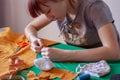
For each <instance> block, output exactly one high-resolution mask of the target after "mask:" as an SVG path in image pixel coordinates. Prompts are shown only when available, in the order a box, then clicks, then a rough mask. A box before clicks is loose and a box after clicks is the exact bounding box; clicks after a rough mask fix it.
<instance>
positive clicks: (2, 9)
mask: <svg viewBox="0 0 120 80" xmlns="http://www.w3.org/2000/svg"><path fill="white" fill-rule="evenodd" d="M27 1H28V0H0V27H7V26H9V27H11V28H12V29H13V31H14V32H15V33H22V34H24V28H25V26H26V25H27V24H28V23H29V22H30V21H32V20H33V18H32V17H31V16H30V15H29V12H28V10H27ZM104 1H105V2H106V3H107V4H108V6H109V7H110V9H111V12H112V15H113V18H114V20H115V25H116V27H117V29H118V31H119V34H120V8H119V7H120V4H119V3H120V0H104ZM38 33H39V35H38V36H40V37H43V38H46V39H50V40H55V41H59V42H63V43H64V41H63V40H62V38H60V37H58V35H59V30H58V28H57V25H56V22H52V23H51V24H49V25H48V26H47V27H46V28H43V29H42V30H41V31H39V32H38Z"/></svg>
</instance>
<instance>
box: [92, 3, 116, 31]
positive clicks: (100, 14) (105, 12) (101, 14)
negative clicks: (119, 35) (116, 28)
mask: <svg viewBox="0 0 120 80" xmlns="http://www.w3.org/2000/svg"><path fill="white" fill-rule="evenodd" d="M90 17H91V20H92V22H93V24H94V26H95V27H96V28H97V29H99V28H100V27H102V26H104V25H105V24H107V23H110V22H112V23H113V22H114V20H113V17H112V13H111V11H110V9H109V7H108V5H107V4H106V3H104V2H103V1H96V2H94V3H93V4H92V5H91V6H90Z"/></svg>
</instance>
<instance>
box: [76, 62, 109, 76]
mask: <svg viewBox="0 0 120 80" xmlns="http://www.w3.org/2000/svg"><path fill="white" fill-rule="evenodd" d="M76 72H77V73H82V74H90V75H91V76H95V77H101V76H104V75H106V74H108V73H109V72H110V66H109V65H108V64H107V62H106V61H105V60H101V61H99V62H94V63H88V64H86V65H84V66H83V67H81V66H80V64H79V65H78V66H77V67H76Z"/></svg>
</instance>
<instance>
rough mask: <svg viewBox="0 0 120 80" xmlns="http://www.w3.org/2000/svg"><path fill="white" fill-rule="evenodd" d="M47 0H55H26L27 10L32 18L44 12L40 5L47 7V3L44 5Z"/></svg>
mask: <svg viewBox="0 0 120 80" xmlns="http://www.w3.org/2000/svg"><path fill="white" fill-rule="evenodd" d="M48 1H54V2H55V1H57V0H28V10H29V13H30V15H31V16H32V17H33V18H35V17H37V16H39V15H40V14H41V13H44V12H43V10H42V8H41V7H40V5H43V6H46V7H48V6H47V5H45V3H46V2H48Z"/></svg>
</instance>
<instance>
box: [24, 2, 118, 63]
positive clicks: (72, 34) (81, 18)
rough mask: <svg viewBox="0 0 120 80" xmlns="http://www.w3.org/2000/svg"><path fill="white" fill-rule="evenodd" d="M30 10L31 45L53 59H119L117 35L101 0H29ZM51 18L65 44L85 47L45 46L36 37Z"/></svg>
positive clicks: (28, 28) (106, 8)
mask: <svg viewBox="0 0 120 80" xmlns="http://www.w3.org/2000/svg"><path fill="white" fill-rule="evenodd" d="M28 8H29V12H30V14H31V16H32V17H34V18H35V19H34V20H33V21H32V22H31V23H29V24H28V25H27V26H26V28H25V33H26V36H27V38H28V39H29V40H30V42H31V49H32V50H33V51H34V52H36V53H39V52H41V54H42V55H43V56H47V57H49V58H50V59H51V60H53V61H98V60H103V59H104V60H118V59H120V41H119V40H120V39H119V35H118V32H117V30H116V28H115V25H114V20H113V18H112V15H111V12H110V10H109V7H108V6H107V5H106V4H105V3H104V2H103V1H102V0H29V1H28ZM52 21H57V23H58V27H59V29H60V35H61V36H63V37H64V40H65V42H66V43H68V44H72V45H75V46H80V47H84V48H87V49H85V50H62V49H57V48H49V47H44V48H42V49H41V46H42V45H43V44H42V42H41V40H40V39H39V38H38V37H37V31H38V30H41V29H42V28H43V27H45V26H46V25H47V24H49V23H51V22H52Z"/></svg>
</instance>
